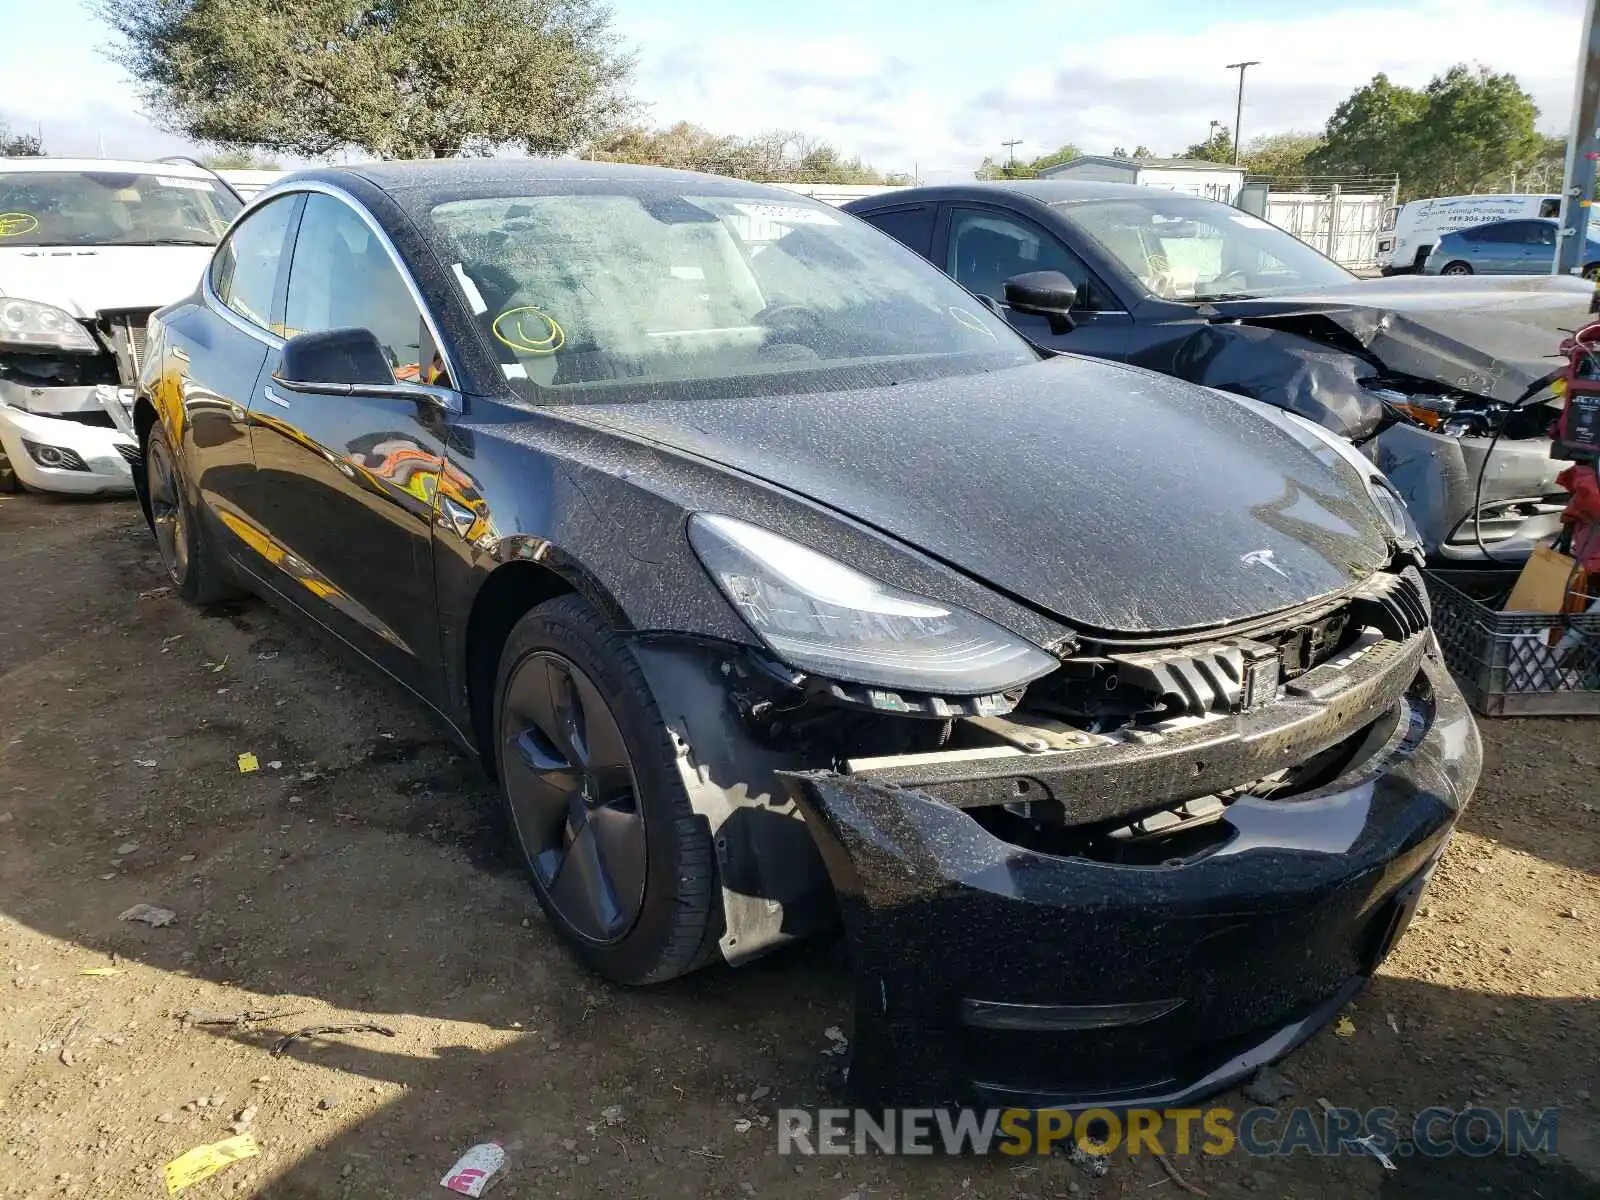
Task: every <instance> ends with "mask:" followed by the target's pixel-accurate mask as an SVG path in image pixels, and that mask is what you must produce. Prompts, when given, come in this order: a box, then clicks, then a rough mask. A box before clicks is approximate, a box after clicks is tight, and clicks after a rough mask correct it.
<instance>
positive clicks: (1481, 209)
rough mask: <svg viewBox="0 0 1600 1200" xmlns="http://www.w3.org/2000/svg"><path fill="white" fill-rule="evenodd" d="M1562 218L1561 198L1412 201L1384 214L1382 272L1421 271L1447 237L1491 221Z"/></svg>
mask: <svg viewBox="0 0 1600 1200" xmlns="http://www.w3.org/2000/svg"><path fill="white" fill-rule="evenodd" d="M1560 215H1561V197H1560V196H1550V195H1545V194H1543V193H1540V192H1526V193H1519V192H1505V193H1502V194H1499V195H1482V196H1435V197H1433V198H1432V199H1430V200H1410V201H1407V202H1406V203H1405V204H1402V205H1401V206H1400V207H1399V208H1391V209H1390V210H1389V211H1388V212H1387V213H1386V214H1384V218H1383V230H1382V232H1381V233H1379V234H1378V266H1379V268H1380V269H1381V270H1382V271H1383V273H1384V274H1385V275H1401V274H1406V273H1408V272H1413V271H1421V270H1422V267H1423V264H1424V263H1426V262H1427V261H1428V255H1429V254H1430V253H1431V252H1432V250H1433V248H1434V246H1435V245H1436V244H1437V243H1438V241H1439V239H1440V238H1441V237H1443V236H1444V235H1445V234H1447V233H1455V232H1456V231H1457V230H1461V229H1471V228H1472V227H1473V226H1475V225H1487V224H1489V223H1490V222H1491V221H1515V220H1518V219H1520V218H1523V217H1559V216H1560Z"/></svg>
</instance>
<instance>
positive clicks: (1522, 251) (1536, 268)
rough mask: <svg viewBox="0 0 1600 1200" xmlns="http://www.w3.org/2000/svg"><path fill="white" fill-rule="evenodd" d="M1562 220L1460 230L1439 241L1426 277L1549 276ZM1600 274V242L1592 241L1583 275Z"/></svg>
mask: <svg viewBox="0 0 1600 1200" xmlns="http://www.w3.org/2000/svg"><path fill="white" fill-rule="evenodd" d="M1560 224H1561V223H1560V222H1559V221H1552V220H1549V219H1543V218H1528V219H1526V220H1521V221H1491V222H1490V223H1489V224H1487V225H1474V226H1473V227H1472V228H1471V229H1458V230H1456V231H1455V232H1454V233H1447V234H1445V235H1444V236H1443V237H1442V238H1440V239H1439V243H1438V245H1436V246H1434V248H1433V252H1432V253H1431V254H1429V255H1428V261H1427V262H1426V263H1424V264H1423V267H1422V271H1423V274H1425V275H1548V274H1550V269H1551V267H1552V266H1553V265H1554V264H1555V258H1556V230H1557V229H1558V228H1559V227H1560ZM1597 275H1600V242H1596V241H1595V240H1594V239H1593V238H1590V239H1589V240H1588V242H1587V244H1586V245H1585V246H1584V252H1583V276H1584V278H1585V279H1594V278H1595V277H1596V276H1597Z"/></svg>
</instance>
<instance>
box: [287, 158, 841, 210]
mask: <svg viewBox="0 0 1600 1200" xmlns="http://www.w3.org/2000/svg"><path fill="white" fill-rule="evenodd" d="M307 180H316V181H320V182H323V183H331V184H334V185H336V186H337V185H339V184H340V183H342V182H349V181H352V180H358V181H360V182H362V183H365V184H368V185H370V186H372V187H376V188H377V189H378V190H380V191H383V192H387V193H389V194H390V195H391V196H393V197H395V198H396V199H397V200H400V201H401V202H402V203H403V204H404V205H405V206H406V207H408V208H413V209H416V208H423V207H427V206H429V205H431V204H435V203H439V202H442V201H445V200H450V199H470V198H475V197H483V198H487V197H492V196H504V195H516V194H517V189H518V188H519V187H526V188H536V189H537V190H538V191H540V192H562V191H572V192H579V191H584V190H587V189H586V188H585V186H584V185H586V184H591V185H592V184H594V183H597V182H598V183H604V184H609V185H611V186H612V187H619V186H620V187H621V189H622V190H624V191H625V190H627V189H628V186H629V185H630V184H631V185H634V186H637V187H638V188H639V189H640V190H641V191H642V190H645V189H650V188H660V187H662V186H664V185H665V186H671V187H674V188H682V189H686V190H692V191H695V192H699V193H701V194H717V195H742V196H750V197H752V198H756V199H762V200H779V201H782V202H784V203H787V204H813V203H815V204H820V203H821V202H820V201H812V200H811V199H810V198H809V197H807V196H803V195H800V194H799V193H796V192H791V191H786V190H784V189H782V188H775V187H768V186H766V185H764V184H759V183H750V182H748V181H747V180H742V179H729V178H727V177H726V176H722V175H705V174H701V173H700V172H698V171H678V170H673V169H671V168H668V167H646V166H637V165H635V164H633V163H611V162H590V161H588V160H586V159H574V158H437V159H422V160H413V161H406V162H371V163H356V164H351V165H349V166H342V167H324V168H318V169H314V170H307V171H297V172H295V173H294V174H292V175H289V176H287V177H285V178H284V179H282V180H280V181H278V183H277V184H276V185H275V189H276V188H277V187H282V188H286V189H292V188H293V186H294V184H295V183H296V182H304V181H307Z"/></svg>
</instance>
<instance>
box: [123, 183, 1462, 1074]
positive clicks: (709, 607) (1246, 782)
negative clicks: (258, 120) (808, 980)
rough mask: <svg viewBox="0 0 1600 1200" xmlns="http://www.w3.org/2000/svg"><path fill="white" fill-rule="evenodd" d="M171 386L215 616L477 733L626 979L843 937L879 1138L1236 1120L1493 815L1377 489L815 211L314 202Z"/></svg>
mask: <svg viewBox="0 0 1600 1200" xmlns="http://www.w3.org/2000/svg"><path fill="white" fill-rule="evenodd" d="M1047 282H1048V281H1047ZM1048 291H1049V289H1048V287H1044V288H1042V289H1041V295H1040V296H1039V297H1036V300H1037V302H1038V303H1039V304H1040V305H1042V306H1047V305H1048V300H1049V297H1048V294H1047V293H1048ZM149 346H150V353H149V361H148V366H147V369H146V371H145V374H144V377H143V380H142V382H141V385H140V392H139V396H138V400H137V408H136V413H137V421H136V424H137V429H138V432H139V436H140V440H141V444H142V446H143V449H144V468H143V470H142V471H141V472H140V475H139V481H140V488H141V494H142V498H143V502H144V504H145V506H146V510H147V512H148V515H149V517H150V521H151V524H152V527H153V529H154V531H155V534H156V540H157V543H158V545H159V547H160V552H161V556H162V558H163V560H164V561H165V563H166V567H167V570H168V571H169V572H170V573H171V576H172V580H173V583H174V585H175V586H176V588H177V590H178V591H180V592H181V594H182V595H183V596H184V597H186V598H188V599H189V600H191V601H195V602H206V601H211V600H214V599H216V598H218V597H220V596H222V595H223V594H225V593H226V592H227V591H228V590H230V589H233V588H245V589H248V590H250V591H253V592H256V593H258V594H260V595H262V596H264V597H267V598H269V599H271V600H273V601H275V602H277V603H280V604H282V605H284V606H285V607H288V608H290V609H293V610H297V611H298V612H300V613H302V614H304V615H305V616H307V617H309V618H311V619H312V620H314V621H316V622H319V623H320V624H321V625H323V626H325V627H326V628H327V629H329V630H331V631H332V632H333V633H335V634H336V635H338V637H340V638H342V639H343V640H344V641H345V642H347V643H348V644H349V645H350V646H352V647H354V648H355V649H356V650H357V651H359V652H360V653H361V654H363V655H365V656H366V657H367V658H369V659H370V660H371V661H372V662H374V663H376V664H377V665H378V666H380V667H381V668H382V669H383V670H385V671H387V672H388V673H389V674H391V675H392V676H393V677H394V678H396V679H398V680H399V681H401V682H402V683H403V684H405V685H406V686H407V687H408V688H410V689H411V690H412V691H413V692H415V693H416V695H417V696H418V697H419V698H420V699H421V700H422V701H423V702H425V703H426V704H427V705H429V706H431V707H432V708H433V709H434V710H436V711H437V713H438V715H439V716H440V718H441V719H442V720H443V721H444V722H446V723H447V724H448V725H449V727H450V728H451V729H452V730H453V731H454V733H455V734H456V735H457V736H458V737H459V738H460V740H461V741H462V742H463V743H464V744H466V745H467V746H469V747H471V748H473V749H474V750H476V751H477V752H478V753H480V754H481V756H482V759H483V761H484V763H485V764H486V766H487V767H488V769H489V770H490V771H492V772H493V773H494V774H495V775H496V777H497V778H498V780H499V783H500V787H501V789H502V792H503V795H504V798H505V803H506V807H507V810H508V813H509V815H510V822H509V824H510V827H511V829H512V830H513V831H514V834H515V837H516V838H517V840H518V842H519V843H520V847H521V851H522V854H523V857H524V858H525V859H526V863H527V867H528V870H529V873H530V875H531V877H532V882H533V887H534V889H535V891H536V893H537V895H538V899H539V901H540V903H541V904H542V905H543V907H544V909H545V911H546V912H547V913H548V915H549V918H550V921H551V922H552V924H553V925H554V926H555V928H556V929H558V930H559V931H560V932H561V934H562V935H563V936H564V937H565V938H566V939H567V940H568V941H569V942H570V943H571V945H572V946H573V947H574V948H575V950H576V952H577V953H578V954H579V955H580V956H581V957H582V958H583V959H584V960H585V961H586V962H587V963H588V964H590V965H591V966H592V967H593V968H594V969H595V970H597V971H599V972H601V973H603V974H604V975H606V976H608V977H610V978H612V979H614V980H618V981H621V982H624V983H632V984H640V983H651V982H655V981H659V980H665V979H668V978H671V977H673V976H675V975H679V974H682V973H684V972H686V971H689V970H691V969H693V968H695V967H698V966H700V965H701V964H704V963H707V962H709V961H711V960H713V959H717V958H722V959H725V960H727V961H730V962H735V963H737V962H742V961H745V960H748V959H750V958H751V957H753V956H755V955H758V954H760V953H762V952H763V951H766V950H770V949H772V948H773V947H775V946H778V945H780V944H782V943H784V942H787V941H789V940H791V939H794V938H797V937H800V936H802V935H805V934H807V933H809V932H812V931H815V930H818V929H822V928H824V927H827V926H829V925H830V924H832V923H835V922H837V921H838V920H839V919H840V917H841V916H842V919H843V922H844V926H845V929H846V931H847V934H848V936H849V938H850V941H851V944H852V947H853V950H854V966H855V973H856V978H857V979H858V981H859V988H860V994H859V996H858V998H857V1004H856V1023H857V1029H856V1038H855V1039H854V1045H855V1053H856V1060H855V1069H854V1070H853V1073H852V1080H853V1081H854V1083H855V1085H856V1086H857V1087H858V1088H859V1089H860V1090H861V1091H862V1092H863V1093H865V1094H870V1095H877V1096H880V1097H889V1096H904V1097H912V1096H915V1097H918V1098H920V1099H921V1100H922V1101H924V1102H926V1101H942V1100H945V1099H951V1098H974V1097H976V1098H980V1099H986V1100H989V1101H1001V1100H1004V1101H1007V1102H1014V1103H1026V1104H1034V1105H1042V1104H1073V1103H1084V1102H1088V1101H1090V1100H1104V1099H1106V1098H1108V1097H1116V1098H1120V1099H1121V1100H1123V1101H1130V1102H1131V1101H1132V1100H1135V1099H1145V1100H1150V1101H1153V1102H1154V1101H1161V1100H1165V1101H1168V1102H1170V1101H1173V1100H1175V1099H1177V1098H1181V1097H1185V1096H1192V1095H1199V1094H1202V1093H1204V1092H1207V1091H1211V1090H1215V1089H1216V1088H1218V1087H1221V1086H1222V1085H1224V1084H1225V1083H1227V1082H1228V1081H1229V1080H1231V1079H1233V1078H1236V1077H1237V1076H1239V1075H1240V1074H1241V1073H1243V1072H1245V1071H1248V1070H1250V1069H1252V1068H1253V1067H1254V1066H1255V1065H1257V1064H1259V1063H1260V1062H1263V1061H1265V1060H1267V1059H1270V1058H1272V1057H1275V1056H1276V1055H1279V1054H1281V1053H1283V1052H1284V1051H1285V1050H1287V1049H1288V1048H1289V1047H1291V1046H1292V1045H1294V1044H1295V1043H1296V1042H1297V1041H1299V1040H1300V1039H1301V1038H1303V1037H1305V1036H1307V1035H1308V1034H1309V1033H1310V1032H1311V1031H1312V1030H1314V1029H1315V1028H1316V1027H1317V1026H1318V1025H1319V1024H1320V1023H1321V1022H1322V1021H1324V1020H1325V1019H1327V1017H1328V1016H1329V1015H1330V1014H1331V1013H1332V1012H1334V1011H1335V1010H1336V1009H1337V1007H1338V1006H1339V1005H1340V1004H1341V1003H1342V1002H1343V1001H1344V1000H1345V998H1347V997H1348V996H1349V995H1350V994H1351V992H1352V991H1353V990H1354V989H1355V988H1356V987H1358V986H1359V984H1360V983H1361V981H1362V980H1363V979H1364V978H1365V976H1366V975H1368V974H1369V973H1370V972H1371V971H1372V970H1373V969H1374V967H1375V966H1376V965H1377V964H1378V963H1379V961H1381V960H1382V958H1383V957H1384V955H1385V954H1386V953H1387V952H1388V950H1389V948H1390V947H1391V946H1392V945H1393V943H1394V941H1395V939H1396V938H1397V937H1398V936H1399V934H1400V932H1401V930H1402V929H1403V928H1404V927H1405V924H1406V921H1407V919H1408V918H1409V916H1410V913H1411V911H1412V909H1413V907H1414V905H1415V903H1416V899H1417V896H1418V894H1419V892H1420V890H1421V888H1422V887H1423V886H1424V884H1425V882H1426V880H1427V878H1428V875H1429V872H1430V871H1431V870H1432V868H1433V864H1434V863H1435V862H1436V861H1437V859H1438V856H1439V854H1440V853H1441V852H1442V850H1443V848H1444V845H1445V842H1446V839H1447V838H1448V836H1449V834H1450V831H1451V829H1452V827H1453V825H1454V823H1455V821H1456V818H1457V815H1458V814H1459V812H1460V810H1461V807H1462V805H1463V804H1465V803H1466V801H1467V799H1468V797H1469V795H1470V793H1471V791H1472V789H1473V787H1474V785H1475V782H1476V778H1477V774H1478V768H1479V744H1478V740H1477V735H1476V731H1475V727H1474V725H1473V723H1472V720H1471V717H1470V716H1469V714H1468V713H1467V712H1466V710H1465V708H1464V707H1463V704H1462V702H1461V700H1460V698H1459V696H1458V694H1457V692H1456V689H1455V688H1454V687H1453V686H1452V684H1451V682H1450V680H1449V678H1448V676H1447V675H1446V673H1445V671H1444V669H1443V667H1442V666H1441V664H1440V660H1439V655H1438V649H1437V645H1436V643H1435V642H1434V640H1433V637H1432V634H1431V633H1430V632H1429V629H1428V610H1427V601H1426V595H1425V593H1424V590H1423V587H1422V584H1421V582H1420V577H1419V573H1418V571H1417V569H1416V544H1417V543H1416V532H1415V529H1414V528H1413V527H1412V526H1410V525H1409V523H1408V520H1407V518H1406V515H1405V510H1404V508H1403V507H1402V506H1401V505H1400V504H1399V503H1398V502H1397V500H1396V498H1395V496H1394V494H1393V492H1392V491H1391V490H1390V487H1389V485H1388V484H1387V483H1386V482H1385V480H1384V479H1383V478H1382V476H1381V475H1379V474H1378V473H1377V472H1376V470H1375V469H1373V468H1372V466H1371V464H1370V463H1367V462H1366V461H1365V460H1364V459H1362V458H1361V457H1360V456H1359V455H1357V454H1356V453H1355V452H1354V451H1352V450H1351V449H1350V448H1349V447H1348V446H1347V445H1346V444H1344V443H1343V442H1341V441H1339V440H1338V439H1336V438H1332V437H1331V436H1329V435H1327V434H1326V433H1324V432H1322V431H1321V430H1319V429H1317V428H1316V427H1315V426H1312V425H1310V424H1309V423H1306V422H1301V421H1299V420H1298V419H1297V418H1292V417H1288V416H1285V415H1284V414H1281V413H1278V412H1276V411H1275V410H1272V409H1270V408H1266V407H1265V406H1259V405H1255V404H1253V403H1252V402H1250V401H1247V400H1241V399H1238V398H1235V397H1231V396H1228V395H1225V394H1223V393H1221V392H1218V391H1213V390H1209V389H1205V388H1197V387H1195V386H1193V385H1191V384H1186V383H1181V382H1178V381H1176V380H1173V379H1168V378H1165V377H1163V376H1160V375H1156V374H1154V373H1151V372H1147V371H1142V370H1137V369H1133V368H1129V367H1125V366H1118V365H1114V364H1109V363H1099V362H1094V361H1090V360H1083V359H1077V358H1071V357H1067V358H1050V357H1048V356H1045V355H1042V354H1041V353H1039V352H1038V351H1037V350H1036V349H1034V348H1033V347H1032V346H1030V345H1029V344H1028V343H1027V342H1026V341H1024V340H1023V339H1022V338H1020V337H1019V336H1017V334H1016V333H1014V332H1013V331H1012V330H1011V329H1010V328H1009V327H1008V326H1007V325H1006V323H1005V322H1004V321H1002V320H1000V319H999V318H997V317H996V316H994V315H993V314H992V313H991V312H989V311H988V310H987V309H986V308H985V307H984V306H983V305H982V304H979V303H978V302H976V301H975V300H974V299H973V298H972V296H971V295H970V294H968V293H967V292H965V291H963V290H962V289H961V288H960V287H958V286H957V285H956V284H955V283H953V282H952V281H951V280H949V279H948V278H947V277H946V276H944V275H943V274H941V273H940V272H938V271H936V270H934V269H933V268H932V267H931V266H929V265H928V264H927V263H926V262H924V261H923V260H921V259H920V258H918V257H917V256H916V255H914V254H912V253H910V252H909V251H907V250H906V249H905V248H904V247H902V246H900V245H899V244H897V243H896V242H895V241H894V240H893V239H891V238H888V237H884V236H883V235H881V234H879V233H878V232H876V231H875V230H873V229H871V228H870V227H868V226H867V225H865V224H863V223H861V222H859V221H856V220H855V219H853V218H851V217H848V216H843V215H840V214H839V213H837V212H836V211H834V210H832V209H829V208H827V207H826V206H823V205H820V204H816V203H814V202H812V201H810V200H807V199H803V198H800V197H796V196H794V195H791V194H789V193H786V192H781V191H776V190H771V189H767V188H762V187H757V186H754V185H750V184H745V183H739V182H734V181H731V180H725V179H715V178H710V177H705V176H699V175H693V174H686V173H677V172H667V171H660V170H652V169H645V168H633V167H619V166H606V165H596V164H592V163H580V162H529V161H524V162H504V161H485V162H463V161H451V162H436V163H429V164H384V165H376V166H369V167H353V168H349V169H340V170H316V171H310V172H306V173H303V174H299V175H295V176H292V177H290V178H288V179H286V180H285V181H283V182H282V183H280V184H278V185H277V186H275V187H274V188H272V189H271V190H270V191H267V192H265V193H263V194H262V195H261V196H259V197H258V198H257V199H256V200H255V201H254V202H253V203H252V204H251V205H250V207H249V208H248V209H246V210H245V212H244V213H243V215H242V216H241V217H240V218H239V219H238V220H237V222H236V223H235V224H234V225H233V227H232V228H231V230H230V232H229V233H228V235H227V237H226V238H225V240H224V241H223V243H222V244H221V245H220V246H219V248H218V251H217V253H216V256H215V259H214V261H213V263H212V265H211V268H210V270H209V271H208V272H207V273H206V275H205V277H204V279H203V280H202V281H201V282H200V284H199V286H198V288H197V289H196V291H195V293H194V294H193V295H192V296H190V297H188V298H187V299H185V300H183V301H182V302H180V303H177V304H174V305H172V306H170V307H168V308H166V309H163V310H161V311H160V312H159V313H158V314H157V316H156V318H155V319H154V321H153V322H152V324H151V326H150V335H149Z"/></svg>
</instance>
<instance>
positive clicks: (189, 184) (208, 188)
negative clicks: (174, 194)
mask: <svg viewBox="0 0 1600 1200" xmlns="http://www.w3.org/2000/svg"><path fill="white" fill-rule="evenodd" d="M156 182H157V183H159V184H160V185H161V186H162V187H175V188H188V189H189V190H190V191H191V192H213V191H216V185H215V184H213V183H212V182H211V181H210V180H209V179H185V178H184V177H183V176H182V175H157V176H156Z"/></svg>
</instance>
